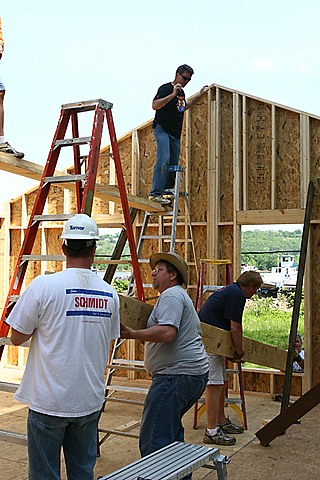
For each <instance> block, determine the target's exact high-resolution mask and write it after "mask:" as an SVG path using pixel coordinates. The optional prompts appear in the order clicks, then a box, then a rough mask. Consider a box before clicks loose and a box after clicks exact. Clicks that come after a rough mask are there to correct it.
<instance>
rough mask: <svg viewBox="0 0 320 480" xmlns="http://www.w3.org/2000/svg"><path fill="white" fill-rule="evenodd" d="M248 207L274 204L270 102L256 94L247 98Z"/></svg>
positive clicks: (262, 207)
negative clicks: (255, 97) (256, 96)
mask: <svg viewBox="0 0 320 480" xmlns="http://www.w3.org/2000/svg"><path fill="white" fill-rule="evenodd" d="M246 103H247V106H246V130H247V137H246V148H247V159H246V161H247V172H248V176H247V178H246V182H247V192H248V196H247V205H248V206H247V208H248V209H249V210H255V209H265V208H267V209H269V208H271V187H272V185H271V179H272V155H271V141H272V139H271V135H272V122H271V105H270V104H268V103H264V102H263V101H260V100H256V99H253V98H249V97H248V98H247V100H246Z"/></svg>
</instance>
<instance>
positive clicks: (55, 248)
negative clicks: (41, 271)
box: [44, 228, 63, 272]
mask: <svg viewBox="0 0 320 480" xmlns="http://www.w3.org/2000/svg"><path fill="white" fill-rule="evenodd" d="M61 233H62V228H46V229H45V231H44V234H45V239H46V248H47V252H46V253H47V255H63V252H62V249H61V244H62V241H61V240H60V236H61ZM62 269H63V262H60V261H59V262H51V261H50V262H47V265H46V271H48V272H60V271H61V270H62Z"/></svg>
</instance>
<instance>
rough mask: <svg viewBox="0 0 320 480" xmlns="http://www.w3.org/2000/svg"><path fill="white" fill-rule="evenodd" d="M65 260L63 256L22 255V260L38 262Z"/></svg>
mask: <svg viewBox="0 0 320 480" xmlns="http://www.w3.org/2000/svg"><path fill="white" fill-rule="evenodd" d="M65 259H66V257H65V256H64V255H22V260H24V261H25V260H28V261H32V260H34V261H39V262H45V261H48V262H63V261H64V260H65Z"/></svg>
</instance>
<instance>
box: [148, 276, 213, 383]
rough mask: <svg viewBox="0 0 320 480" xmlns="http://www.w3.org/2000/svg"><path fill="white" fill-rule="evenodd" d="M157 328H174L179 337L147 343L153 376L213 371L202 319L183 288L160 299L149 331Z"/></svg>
mask: <svg viewBox="0 0 320 480" xmlns="http://www.w3.org/2000/svg"><path fill="white" fill-rule="evenodd" d="M155 325H172V326H173V327H175V328H176V329H177V334H176V336H175V337H174V338H173V340H171V342H162V343H153V342H146V349H145V367H146V369H147V371H148V372H149V374H150V375H154V374H155V373H160V374H166V375H167V374H176V375H177V374H179V375H202V374H204V373H206V372H207V371H208V370H209V364H208V360H207V355H206V352H205V349H204V345H203V343H202V338H201V328H200V320H199V317H198V315H197V312H196V311H195V309H194V306H193V303H192V301H191V298H190V297H189V295H188V294H187V293H186V292H185V290H184V289H183V288H182V287H181V286H180V285H175V286H173V287H171V288H167V289H166V290H165V291H164V292H162V294H161V295H160V297H159V298H158V301H157V303H156V305H155V307H154V309H153V310H152V313H151V315H150V317H149V319H148V324H147V328H150V327H153V326H155Z"/></svg>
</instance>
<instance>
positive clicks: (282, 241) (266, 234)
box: [241, 229, 302, 270]
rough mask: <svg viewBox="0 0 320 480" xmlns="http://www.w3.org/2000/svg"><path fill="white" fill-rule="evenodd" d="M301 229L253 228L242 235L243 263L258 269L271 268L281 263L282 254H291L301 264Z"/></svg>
mask: <svg viewBox="0 0 320 480" xmlns="http://www.w3.org/2000/svg"><path fill="white" fill-rule="evenodd" d="M301 237H302V231H301V230H294V231H293V232H287V231H284V230H277V231H275V230H266V231H261V230H258V229H257V230H252V231H246V232H242V235H241V252H242V254H241V263H242V264H248V265H252V266H254V267H256V268H257V269H258V270H271V268H272V267H276V266H277V265H278V263H279V257H280V255H285V254H290V255H293V256H294V259H295V262H296V264H297V265H298V264H299V253H300V246H301Z"/></svg>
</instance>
